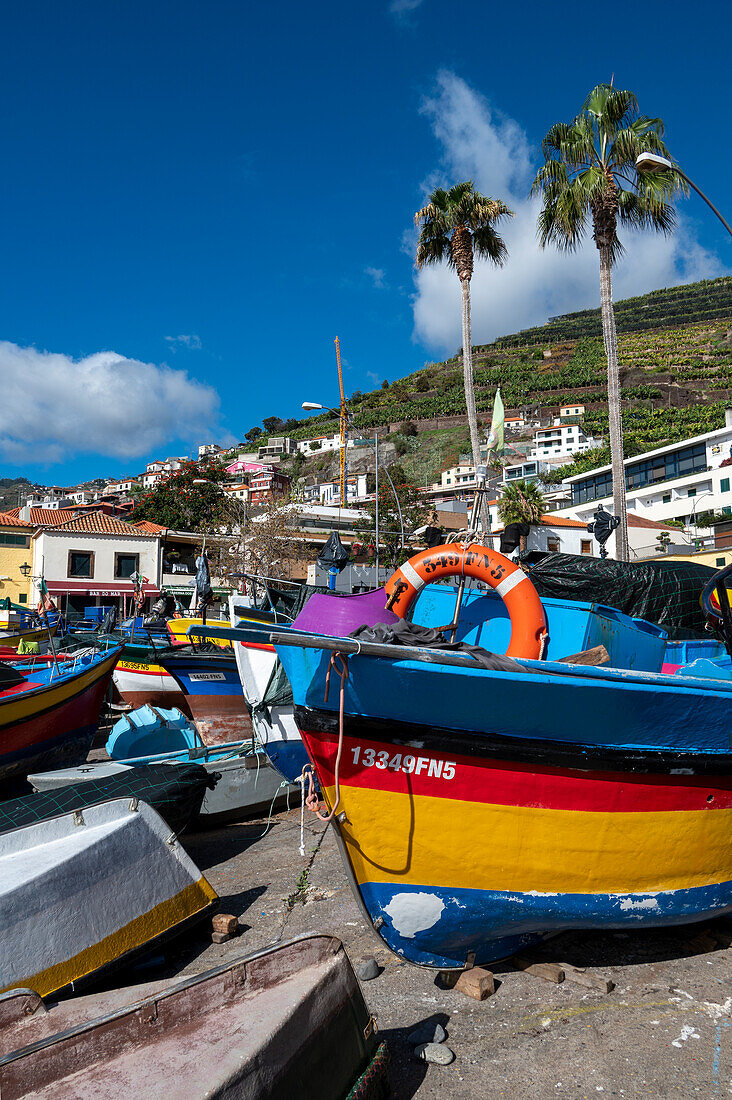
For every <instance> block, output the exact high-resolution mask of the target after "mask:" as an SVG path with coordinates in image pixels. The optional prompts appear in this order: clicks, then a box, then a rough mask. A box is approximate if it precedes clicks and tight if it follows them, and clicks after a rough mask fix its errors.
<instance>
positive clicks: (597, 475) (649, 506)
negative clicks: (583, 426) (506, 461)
mask: <svg viewBox="0 0 732 1100" xmlns="http://www.w3.org/2000/svg"><path fill="white" fill-rule="evenodd" d="M726 420H727V423H726V426H725V427H724V428H718V429H717V430H715V431H712V432H706V433H705V434H704V435H698V436H694V437H693V438H692V439H684V440H681V441H680V442H678V443H670V444H667V445H666V446H665V447H656V448H655V449H654V450H652V451H646V452H645V453H644V454H642V455H636V456H635V457H633V458H626V459H625V484H626V491H627V502H628V514H629V516H631V515H635V516H639V517H640V518H641V519H646V520H652V521H654V522H655V523H660V524H664V523H666V522H668V521H669V520H680V521H682V522H683V523H684V524H685V525H686V526H687V527H688V528H690V529H692V530H694V531H695V527H696V524H695V520H696V518H697V517H698V516H699V515H701V514H702V513H703V512H715V513H722V514H723V515H732V464H731V465H728V466H723V465H722V463H723V462H725V461H727V460H728V459H730V458H731V457H732V410H729V409H728V410H727V414H726ZM563 484H564V485H566V486H567V488H568V489H569V490H570V491H571V494H572V503H571V506H569V507H568V508H564V509H562V512H563V514H571V515H573V516H576V517H577V518H579V519H587V520H589V519H591V518H592V513H593V512H594V511H595V509H596V508H597V505H598V504H600V503H601V504H602V505H603V506H604V507H605V508H607V509H608V510H609V511H612V504H613V501H612V472H611V468H610V466H609V465H608V466H600V467H597V468H596V469H594V470H588V471H586V472H585V473H583V474H575V475H574V476H573V477H569V478H565V479H564V481H563ZM677 533H678V532H677ZM695 533H696V531H695ZM613 542H614V537H612V538H611V540H610V543H608V548H609V549H610V547H611V544H612V543H613Z"/></svg>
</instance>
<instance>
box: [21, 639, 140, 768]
mask: <svg viewBox="0 0 732 1100" xmlns="http://www.w3.org/2000/svg"><path fill="white" fill-rule="evenodd" d="M120 653H121V647H120V646H112V647H111V648H109V649H97V648H90V647H84V648H83V649H81V650H79V651H78V652H77V653H68V652H66V653H61V654H58V655H57V656H45V657H44V656H41V657H33V658H29V659H27V660H23V659H18V661H17V663H10V662H7V661H2V662H0V780H5V779H9V778H15V777H25V776H26V775H27V774H28V772H30V771H34V770H44V769H46V768H52V767H58V766H60V765H61V764H64V763H66V764H80V763H82V761H83V760H85V759H86V756H87V753H88V752H89V749H90V748H91V744H92V740H93V738H94V734H95V732H96V729H97V725H98V722H99V715H100V713H101V709H102V704H103V702H104V698H105V695H106V692H107V688H108V686H109V682H110V680H111V677H112V671H113V669H114V666H115V665H116V663H117V660H118V658H119V655H120Z"/></svg>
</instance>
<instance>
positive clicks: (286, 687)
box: [259, 657, 293, 707]
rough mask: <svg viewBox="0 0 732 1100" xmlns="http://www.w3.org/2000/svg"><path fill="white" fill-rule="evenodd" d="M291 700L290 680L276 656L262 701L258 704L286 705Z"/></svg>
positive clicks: (270, 705) (262, 705)
mask: <svg viewBox="0 0 732 1100" xmlns="http://www.w3.org/2000/svg"><path fill="white" fill-rule="evenodd" d="M292 701H293V698H292V688H291V687H290V681H289V680H288V679H287V673H286V672H285V670H284V668H283V667H282V661H280V659H279V657H278V658H277V660H276V661H275V666H274V668H273V669H272V675H271V676H270V678H269V683H268V684H267V687H266V689H265V692H264V696H263V698H262V702H261V703H260V704H259V705H260V706H261V707H286V706H288V705H289V704H290V703H292Z"/></svg>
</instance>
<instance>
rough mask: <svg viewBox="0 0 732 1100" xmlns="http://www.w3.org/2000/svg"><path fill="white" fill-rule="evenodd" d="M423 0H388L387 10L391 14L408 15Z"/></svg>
mask: <svg viewBox="0 0 732 1100" xmlns="http://www.w3.org/2000/svg"><path fill="white" fill-rule="evenodd" d="M423 2H424V0H390V3H389V11H390V12H391V14H392V15H397V16H399V15H408V14H409V12H412V11H416V10H417V8H418V7H420V6H421V4H422V3H423Z"/></svg>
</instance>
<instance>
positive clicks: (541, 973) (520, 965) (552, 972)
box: [511, 955, 564, 985]
mask: <svg viewBox="0 0 732 1100" xmlns="http://www.w3.org/2000/svg"><path fill="white" fill-rule="evenodd" d="M511 963H512V964H513V965H514V966H515V967H516V969H517V970H523V972H524V974H533V976H534V977H535V978H543V979H544V981H546V982H555V983H556V984H557V985H558V984H559V983H560V982H563V981H564V971H563V970H562V968H561V966H558V965H557V963H541V962H535V961H534V960H533V959H528V958H526V956H525V955H514V956H513V958H512V959H511Z"/></svg>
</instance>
